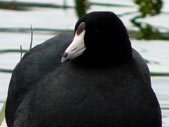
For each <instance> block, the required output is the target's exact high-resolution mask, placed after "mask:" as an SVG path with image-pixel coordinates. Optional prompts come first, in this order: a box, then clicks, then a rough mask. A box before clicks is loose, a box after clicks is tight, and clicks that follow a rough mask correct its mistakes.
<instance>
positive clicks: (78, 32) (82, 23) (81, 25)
mask: <svg viewBox="0 0 169 127" xmlns="http://www.w3.org/2000/svg"><path fill="white" fill-rule="evenodd" d="M84 29H85V22H81V23H80V25H79V26H78V28H77V30H76V33H77V34H78V35H79V34H80V33H81V32H82V31H83V30H84Z"/></svg>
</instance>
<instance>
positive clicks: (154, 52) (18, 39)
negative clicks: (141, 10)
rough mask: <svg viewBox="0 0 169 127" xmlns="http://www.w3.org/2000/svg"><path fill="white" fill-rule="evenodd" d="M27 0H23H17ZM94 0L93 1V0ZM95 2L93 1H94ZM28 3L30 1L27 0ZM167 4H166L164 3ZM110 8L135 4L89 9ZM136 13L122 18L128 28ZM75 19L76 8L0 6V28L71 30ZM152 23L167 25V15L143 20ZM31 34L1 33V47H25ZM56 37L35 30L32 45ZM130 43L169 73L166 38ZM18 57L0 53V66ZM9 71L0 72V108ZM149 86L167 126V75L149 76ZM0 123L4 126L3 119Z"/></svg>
mask: <svg viewBox="0 0 169 127" xmlns="http://www.w3.org/2000/svg"><path fill="white" fill-rule="evenodd" d="M20 1H26V0H20ZM92 1H94V0H92ZM95 1H96V0H95ZM29 2H30V0H29ZM31 2H44V3H48V2H50V3H55V4H62V3H63V1H62V0H58V1H56V0H50V1H48V0H43V1H41V0H39V1H38V0H31ZM96 2H107V1H106V0H97V1H96ZM164 2H165V3H166V4H164V7H163V11H169V1H168V0H165V1H164ZM111 3H120V4H121V3H122V4H128V5H133V6H134V3H133V2H132V0H125V3H124V0H113V2H111ZM167 3H168V4H167ZM67 4H69V5H74V4H73V2H72V1H71V0H70V1H67ZM94 10H109V11H114V12H115V13H117V14H122V13H125V12H131V11H137V6H134V7H133V8H127V9H125V8H117V7H113V8H112V7H96V6H94V7H91V8H90V9H89V11H94ZM135 15H136V14H133V15H128V16H123V17H121V19H122V21H123V22H124V24H125V26H126V27H127V28H128V29H135V28H134V27H133V25H132V24H131V23H130V21H129V20H130V19H131V18H132V17H134V16H135ZM76 21H77V17H76V14H75V10H73V9H67V10H61V9H49V8H43V9H42V8H41V9H39V8H33V9H32V10H30V11H12V10H2V9H0V28H14V27H17V28H29V27H30V24H31V25H32V26H33V28H52V29H53V28H55V29H56V28H60V29H73V28H74V25H75V23H76ZM143 21H144V22H148V23H150V24H152V25H156V26H159V27H163V28H169V25H168V21H169V16H166V15H164V14H161V15H159V16H156V17H153V18H151V17H148V18H146V19H144V20H143ZM30 36H31V35H30V33H21V32H20V33H19V32H0V44H1V45H0V50H1V49H19V47H20V45H22V48H23V49H28V48H29V44H30ZM53 36H55V35H54V34H45V33H43V34H39V33H36V32H34V37H33V47H34V46H36V45H37V44H40V43H42V42H44V41H45V40H47V39H49V38H51V37H53ZM131 41H132V46H133V47H134V48H135V49H136V50H138V51H139V52H140V53H141V55H142V56H143V57H144V58H145V59H147V60H149V61H150V62H149V63H148V66H149V68H150V71H152V72H169V41H162V40H156V41H147V40H131ZM19 60H20V54H19V53H4V54H0V68H6V69H13V68H14V67H15V66H16V64H17V63H18V62H19ZM10 77H11V74H10V73H0V109H1V107H2V104H3V102H4V100H5V98H6V96H7V89H8V84H9V81H10ZM152 87H153V89H154V91H155V93H156V95H157V97H158V99H159V102H160V105H161V108H162V115H163V127H169V77H152ZM2 126H4V127H5V126H6V125H5V122H4V123H3V125H2Z"/></svg>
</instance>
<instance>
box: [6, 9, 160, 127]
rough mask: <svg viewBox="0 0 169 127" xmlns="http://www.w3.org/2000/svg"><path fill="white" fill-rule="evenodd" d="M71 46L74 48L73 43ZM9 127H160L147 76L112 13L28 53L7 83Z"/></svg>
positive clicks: (90, 17) (82, 22) (89, 17)
mask: <svg viewBox="0 0 169 127" xmlns="http://www.w3.org/2000/svg"><path fill="white" fill-rule="evenodd" d="M71 42H72V43H71ZM6 121H7V125H8V127H161V126H162V125H161V111H160V106H159V103H158V100H157V98H156V95H155V93H154V92H153V90H152V87H151V80H150V73H149V70H148V67H147V65H146V64H145V63H144V61H143V59H142V57H141V56H140V55H139V53H138V52H137V51H136V50H134V49H133V48H132V47H131V43H130V40H129V37H128V33H127V30H126V28H125V26H124V25H123V23H122V21H121V20H120V19H119V18H118V17H117V16H116V15H115V14H114V13H112V12H91V13H89V14H86V15H84V16H83V17H82V18H81V19H79V20H78V22H77V23H76V26H75V32H74V34H73V33H65V34H62V35H58V36H56V37H54V38H52V39H50V40H47V41H46V42H44V43H43V44H40V45H38V46H36V47H35V48H33V49H31V51H29V52H28V53H26V54H25V56H24V57H23V58H22V60H21V61H20V62H19V64H18V65H17V66H16V68H15V69H14V72H13V74H12V78H11V81H10V86H9V91H8V98H7V106H6Z"/></svg>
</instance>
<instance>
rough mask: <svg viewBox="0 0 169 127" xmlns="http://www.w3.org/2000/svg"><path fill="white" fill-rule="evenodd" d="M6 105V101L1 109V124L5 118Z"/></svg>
mask: <svg viewBox="0 0 169 127" xmlns="http://www.w3.org/2000/svg"><path fill="white" fill-rule="evenodd" d="M5 107H6V101H5V102H4V104H3V106H2V109H1V110H0V126H1V125H2V122H3V120H4V118H5Z"/></svg>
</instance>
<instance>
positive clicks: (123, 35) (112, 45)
mask: <svg viewBox="0 0 169 127" xmlns="http://www.w3.org/2000/svg"><path fill="white" fill-rule="evenodd" d="M131 52H132V49H131V44H130V40H129V37H128V33H127V30H126V28H125V26H124V25H123V23H122V21H121V20H120V19H119V18H118V17H117V16H116V15H115V14H114V13H112V12H91V13H89V14H86V15H84V16H83V17H82V18H81V19H79V20H78V22H77V23H76V25H75V32H74V39H73V41H72V43H71V44H70V45H69V46H68V48H67V49H66V51H65V53H64V54H63V57H62V60H61V61H62V62H65V61H68V60H73V59H75V61H81V62H83V63H86V64H89V63H94V64H96V63H97V64H106V63H110V64H112V63H123V62H126V61H127V60H129V59H130V58H131V54H132V53H131Z"/></svg>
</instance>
